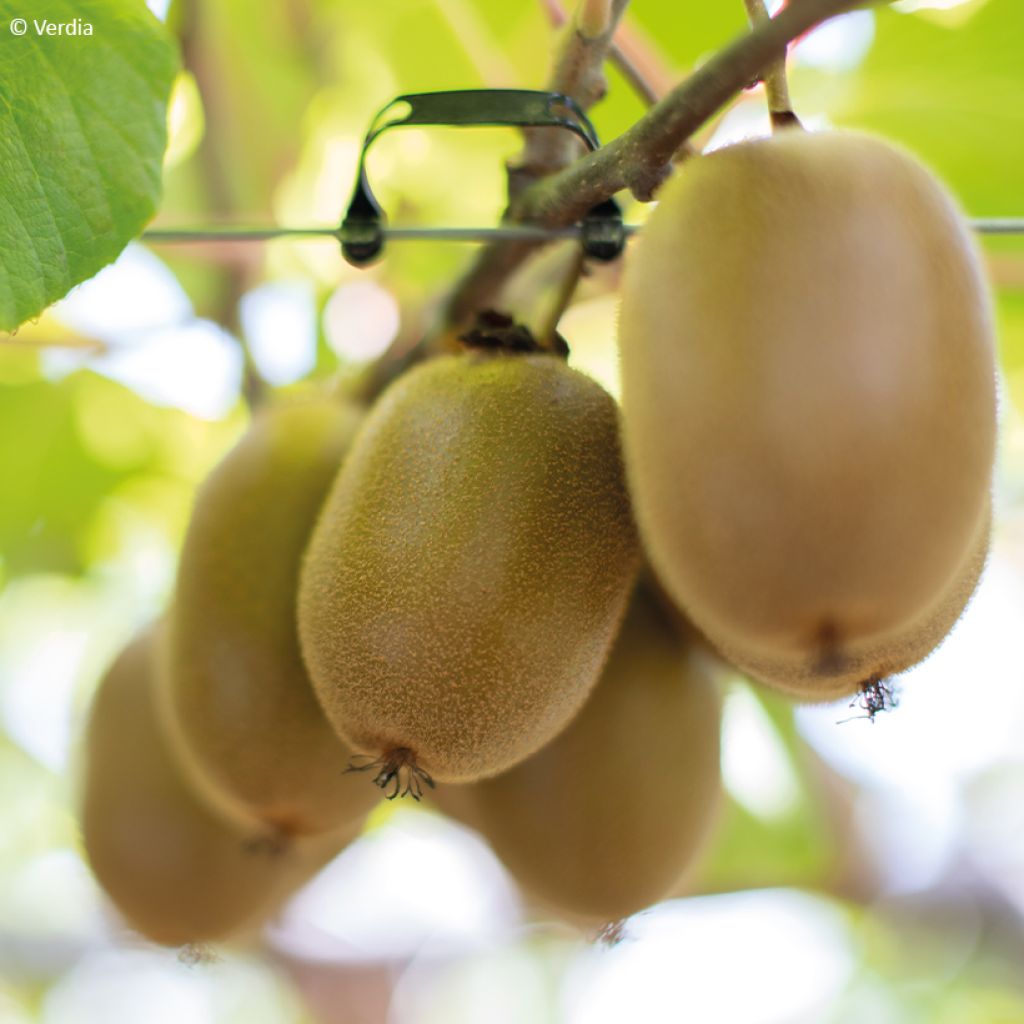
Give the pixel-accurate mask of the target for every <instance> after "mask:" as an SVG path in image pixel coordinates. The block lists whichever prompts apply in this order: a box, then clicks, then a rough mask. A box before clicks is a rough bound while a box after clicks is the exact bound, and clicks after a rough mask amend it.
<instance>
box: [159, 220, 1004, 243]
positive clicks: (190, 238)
mask: <svg viewBox="0 0 1024 1024" xmlns="http://www.w3.org/2000/svg"><path fill="white" fill-rule="evenodd" d="M968 223H969V224H970V225H971V227H972V228H973V229H974V230H975V231H976V232H978V234H981V235H1024V217H975V218H973V219H971V220H969V221H968ZM624 228H625V232H626V234H627V235H633V234H635V233H636V232H637V231H639V230H640V225H639V224H626V225H624ZM382 230H383V232H384V237H385V238H387V239H388V241H395V242H427V241H438V242H495V241H511V242H514V241H521V242H543V241H556V240H559V239H567V238H579V237H580V234H581V228H580V227H579V225H574V226H572V227H567V228H545V227H532V226H530V225H528V224H523V225H512V224H509V225H504V226H501V227H496V228H427V227H424V228H415V227H389V226H387V227H384V228H383V229H382ZM343 235H344V232H343V231H342V229H341V228H340V227H339V228H276V227H267V228H246V227H223V228H152V229H151V230H149V231H144V232H143V234H142V239H143V241H145V242H156V243H159V244H165V243H167V244H170V243H175V242H266V241H271V240H273V239H275V238H333V239H334V240H335V241H336V242H339V243H340V242H341V241H342V239H343Z"/></svg>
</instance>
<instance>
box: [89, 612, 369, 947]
mask: <svg viewBox="0 0 1024 1024" xmlns="http://www.w3.org/2000/svg"><path fill="white" fill-rule="evenodd" d="M157 643H158V641H157V639H156V633H155V631H154V630H152V629H151V630H150V631H148V632H146V633H144V634H142V635H141V636H140V637H139V638H138V639H136V640H135V641H133V642H132V643H131V644H130V645H129V646H128V647H127V648H126V649H125V650H124V651H123V652H122V653H121V655H120V656H119V657H118V659H117V660H116V661H115V662H114V664H113V666H112V667H111V668H110V669H109V671H108V672H107V675H106V676H105V678H104V679H103V681H102V682H101V684H100V687H99V689H98V691H97V693H96V696H95V698H94V701H93V705H92V709H91V712H90V716H89V720H88V725H87V728H86V735H85V743H84V751H83V776H84V786H83V794H82V800H81V824H82V833H83V839H84V845H85V852H86V855H87V857H88V860H89V863H90V865H91V867H92V870H93V873H94V874H95V876H96V878H97V879H98V880H99V882H100V884H101V885H102V886H103V888H104V889H105V890H106V892H107V894H108V895H109V896H110V897H111V899H112V900H113V902H114V903H115V905H116V906H117V907H118V909H119V910H120V911H121V913H122V914H123V916H124V917H125V919H126V920H127V921H128V923H129V924H130V925H131V926H132V927H133V928H135V929H136V930H137V931H139V932H140V933H141V934H143V935H145V936H146V937H147V938H149V939H151V940H152V941H154V942H157V943H161V944H165V945H170V946H178V945H183V944H186V943H206V942H214V941H218V940H223V939H228V938H231V937H233V936H234V935H236V934H238V933H239V932H243V931H246V930H248V929H251V928H252V927H255V926H256V925H258V924H259V923H261V922H262V921H263V920H264V919H265V918H266V917H268V916H269V915H270V914H271V913H272V912H273V911H275V910H276V909H277V907H278V906H279V904H280V903H281V902H282V901H283V900H284V899H285V898H286V897H287V896H288V895H290V893H291V892H292V891H293V890H294V889H295V888H297V887H298V886H299V885H300V884H302V883H303V882H304V881H305V880H306V879H307V878H308V877H309V876H310V875H312V874H313V873H314V872H315V871H316V870H318V869H319V868H320V867H321V866H322V865H323V864H325V863H326V862H327V861H328V860H329V859H330V858H331V857H333V856H334V855H335V853H337V852H338V851H339V850H340V849H341V848H342V847H343V846H344V845H345V843H346V842H347V841H348V839H350V838H352V837H353V836H354V835H355V834H356V832H358V824H354V823H353V824H348V825H346V826H345V827H344V829H339V830H336V831H335V832H333V833H331V834H328V835H323V836H317V837H315V838H309V839H305V840H302V841H300V842H295V843H293V844H291V845H290V847H289V848H288V849H287V850H283V851H280V852H278V853H277V854H275V855H273V856H271V855H268V854H267V853H266V852H257V851H254V850H253V849H252V847H251V845H250V842H249V840H250V839H251V836H247V835H246V834H245V833H244V832H243V831H240V830H239V829H237V828H235V827H234V826H233V825H232V824H230V823H229V822H228V821H227V820H226V819H223V818H221V817H219V816H218V815H217V814H216V813H215V812H214V811H213V810H212V809H211V808H210V807H209V806H208V805H207V804H206V803H205V802H204V801H203V800H201V799H200V798H199V797H198V796H197V795H196V794H195V793H194V791H193V790H192V789H191V787H190V786H189V784H188V782H187V780H186V777H185V776H184V775H183V774H182V773H181V770H180V765H179V764H178V763H177V761H176V759H175V757H174V752H173V747H172V745H171V744H169V742H168V739H167V737H166V735H165V733H164V731H163V729H162V726H161V722H160V719H159V715H158V712H157V700H156V685H157V684H156V675H157V664H156V662H157V653H156V646H157Z"/></svg>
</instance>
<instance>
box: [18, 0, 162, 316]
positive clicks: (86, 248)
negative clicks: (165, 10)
mask: <svg viewBox="0 0 1024 1024" xmlns="http://www.w3.org/2000/svg"><path fill="white" fill-rule="evenodd" d="M40 8H45V12H44V11H43V10H40ZM44 13H45V18H46V20H47V21H49V22H51V23H54V24H60V23H65V24H75V25H77V26H78V27H79V30H80V34H75V35H68V34H61V35H49V34H46V32H45V31H43V32H41V33H40V32H39V31H38V28H40V27H42V24H43V21H42V17H41V16H42V15H43V14H44ZM19 18H22V19H24V20H25V33H24V34H23V35H16V34H15V32H14V31H13V30H12V29H13V27H14V26H13V25H12V23H13V22H14V21H15V20H16V19H19ZM86 25H88V26H91V28H92V33H91V34H88V35H87V34H84V31H85V26H86ZM176 67H177V58H176V54H175V50H174V48H173V46H172V44H171V42H170V41H169V39H168V38H167V36H166V34H165V32H164V29H163V27H162V26H161V25H160V23H159V22H158V21H157V20H156V18H154V17H153V15H152V14H150V13H149V11H148V10H147V9H146V7H145V5H144V4H143V3H142V0H50V2H48V3H46V4H25V3H21V2H19V0H0V329H2V330H12V329H13V328H15V327H17V326H18V325H19V324H20V323H23V322H24V321H25V320H27V319H28V318H29V317H33V316H36V315H37V314H38V313H40V312H41V311H42V310H43V309H45V308H46V306H48V305H49V304H50V303H51V302H54V301H55V300H56V299H59V298H60V297H61V296H62V295H64V294H65V293H66V292H67V291H68V290H69V289H70V288H72V287H73V286H74V285H76V284H78V283H79V282H81V281H84V280H86V279H87V278H89V277H91V276H92V275H93V274H95V273H96V272H97V271H98V270H99V269H100V268H101V267H103V266H105V265H106V264H108V263H111V262H113V260H114V259H116V257H117V255H118V253H120V251H121V250H122V249H123V248H124V246H125V245H126V244H127V243H128V242H129V241H130V240H131V239H132V238H134V237H135V236H136V235H138V234H139V233H140V231H141V230H142V227H143V225H144V224H145V223H146V222H147V221H148V220H149V219H150V217H151V216H152V215H153V212H154V210H155V209H156V203H157V200H158V198H159V195H160V169H161V159H162V156H163V151H164V146H165V144H166V106H167V98H168V95H169V93H170V88H171V83H172V81H173V79H174V74H175V70H176Z"/></svg>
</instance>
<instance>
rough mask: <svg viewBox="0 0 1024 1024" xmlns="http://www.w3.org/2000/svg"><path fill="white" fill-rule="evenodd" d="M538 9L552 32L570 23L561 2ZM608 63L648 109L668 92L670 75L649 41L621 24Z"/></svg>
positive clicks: (552, 0)
mask: <svg viewBox="0 0 1024 1024" xmlns="http://www.w3.org/2000/svg"><path fill="white" fill-rule="evenodd" d="M541 6H542V7H543V8H544V13H545V14H546V15H547V17H548V20H549V21H550V22H551V24H552V25H553V26H554V27H555V28H561V27H562V26H563V25H564V24H565V23H566V22H567V21H568V20H569V16H568V15H567V14H566V13H565V9H564V8H563V7H562V4H561V3H560V0H541ZM608 59H609V60H610V61H611V62H612V64H614V65H615V67H616V68H618V70H619V73H620V74H621V75H622V77H623V78H625V79H626V81H627V82H628V83H629V85H630V88H632V89H633V91H634V92H635V93H636V94H637V96H639V97H640V99H641V100H642V101H643V102H644V103H645V104H646V105H647V106H649V107H653V106H654V104H655V103H657V102H658V100H659V99H661V97H662V96H664V95H665V93H667V92H668V90H669V88H670V86H669V85H668V84H667V83H668V82H669V71H668V68H667V67H665V64H664V61H662V60H661V59H660V58H659V57H658V55H657V54H656V53H655V52H654V51H653V48H652V47H651V46H650V44H649V41H648V40H646V39H645V38H643V36H641V35H640V34H639V33H638V32H636V31H635V30H634V29H631V28H630V27H629V26H628V25H626V24H625V23H623V22H620V23H619V26H618V28H617V29H616V32H615V38H614V39H613V40H612V42H611V46H610V47H609V48H608Z"/></svg>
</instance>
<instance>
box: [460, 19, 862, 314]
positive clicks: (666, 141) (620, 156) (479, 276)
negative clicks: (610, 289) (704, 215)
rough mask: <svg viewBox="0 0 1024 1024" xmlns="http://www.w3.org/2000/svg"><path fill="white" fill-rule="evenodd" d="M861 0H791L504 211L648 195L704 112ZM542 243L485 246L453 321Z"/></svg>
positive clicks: (544, 212) (562, 219)
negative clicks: (614, 136) (619, 194)
mask: <svg viewBox="0 0 1024 1024" xmlns="http://www.w3.org/2000/svg"><path fill="white" fill-rule="evenodd" d="M859 6H863V0H792V3H790V5H789V6H787V7H785V8H783V10H782V11H781V12H780V13H779V14H778V15H777V16H776V17H775V18H771V19H770V20H768V21H767V22H765V23H764V24H763V25H758V26H757V27H756V28H755V29H753V30H752V31H750V32H748V33H746V34H745V35H743V36H741V37H740V38H738V39H736V40H734V41H733V42H732V43H731V44H729V45H728V46H726V47H725V48H724V49H723V50H721V51H719V52H718V53H717V54H715V56H713V57H712V58H711V59H710V60H708V61H707V62H706V63H705V64H703V65H702V66H701V67H700V68H699V69H698V70H697V71H695V72H694V73H693V74H692V75H691V76H690V77H689V78H687V79H686V81H684V82H682V83H681V84H680V85H678V86H676V88H675V89H673V90H672V91H671V92H670V93H669V94H668V95H667V96H666V97H665V98H664V99H662V100H661V101H660V102H659V103H658V104H657V105H656V106H654V107H653V108H652V109H651V110H650V111H648V113H647V114H646V115H645V116H644V117H642V118H641V119H640V120H639V121H637V123H636V124H634V125H633V127H632V128H630V129H629V130H628V131H627V132H625V133H624V134H622V135H620V136H619V137H618V138H617V139H614V140H612V142H610V143H609V144H608V145H607V146H604V147H602V148H601V149H599V150H598V151H597V152H596V153H591V154H589V155H588V156H585V157H583V158H582V159H581V160H578V161H576V162H575V163H574V164H572V165H571V166H569V167H567V168H566V169H565V170H563V171H561V172H560V173H558V174H556V175H554V176H552V177H550V178H547V179H545V180H544V181H540V182H538V183H537V184H535V185H534V186H532V187H531V188H530V189H529V190H527V191H526V192H524V193H523V194H522V195H521V196H520V197H519V198H518V200H517V201H516V202H514V203H513V205H512V207H511V208H510V210H509V212H508V214H507V219H508V220H510V221H513V222H515V221H519V222H528V223H532V224H543V225H547V226H550V227H564V226H566V225H569V224H573V223H575V222H576V221H578V220H579V219H580V218H581V217H582V216H583V215H584V214H585V213H586V212H587V211H588V210H589V209H591V208H592V207H593V206H596V205H597V204H598V203H599V202H603V201H604V200H605V199H608V198H609V197H611V196H613V195H615V193H616V192H619V191H621V190H622V189H624V188H628V189H630V190H631V191H632V192H633V194H634V195H635V196H636V197H637V198H638V199H641V200H648V199H650V198H651V197H652V196H653V194H654V192H655V191H656V189H657V187H658V186H659V185H660V184H661V182H662V181H663V180H664V178H665V177H666V175H667V173H668V168H669V163H670V161H671V159H672V155H673V153H675V152H676V151H677V150H678V149H679V147H680V146H681V145H682V143H683V142H685V141H686V140H687V139H688V138H689V136H690V135H691V134H692V133H693V132H694V131H695V130H696V129H697V128H699V127H700V126H701V124H703V122H704V121H705V120H707V118H709V117H710V116H711V115H712V114H714V113H715V111H716V110H718V108H719V107H721V106H723V105H724V104H725V103H726V102H728V100H729V99H731V98H732V97H733V96H734V95H736V93H738V92H740V91H741V90H742V89H743V88H744V87H745V86H746V85H748V84H749V82H750V81H751V79H753V78H756V77H759V76H760V75H761V73H762V72H763V71H764V69H765V68H766V67H767V66H768V65H769V64H770V63H771V62H772V61H773V60H778V59H779V55H780V54H781V53H783V52H785V49H786V47H787V46H788V45H789V43H790V42H791V41H792V40H793V39H796V38H797V36H800V35H802V34H803V33H804V32H806V31H808V30H809V29H811V28H813V27H814V26H815V25H817V24H819V23H820V22H822V21H825V20H827V19H828V18H831V17H834V16H835V15H837V14H841V13H843V12H844V11H847V10H849V9H851V8H853V7H859ZM541 244H543V243H539V242H520V241H517V242H504V243H497V244H495V245H490V246H487V247H486V248H485V249H483V250H482V251H481V252H480V254H479V256H478V258H477V260H476V262H475V263H474V264H473V265H472V266H471V267H470V269H469V271H468V272H467V273H466V274H465V275H464V277H463V278H462V280H461V281H460V282H459V283H458V285H457V286H456V288H455V289H454V291H453V292H452V294H451V296H450V297H449V300H448V303H447V306H446V309H445V318H446V320H447V322H448V324H449V325H451V324H461V323H464V322H465V321H466V320H467V319H468V318H469V317H471V316H472V315H473V313H474V312H475V311H476V310H478V309H482V308H484V307H486V306H487V305H489V304H490V303H491V302H492V301H493V299H494V296H495V295H496V293H497V292H498V290H499V288H500V287H501V285H502V284H503V283H504V281H505V280H506V279H507V278H508V276H509V275H510V274H511V273H512V272H513V271H514V270H515V269H516V268H517V267H518V266H519V265H520V264H521V263H522V262H523V261H524V260H525V259H526V258H527V256H529V255H530V253H532V252H533V251H535V250H536V249H537V248H538V247H539V246H540V245H541Z"/></svg>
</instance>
